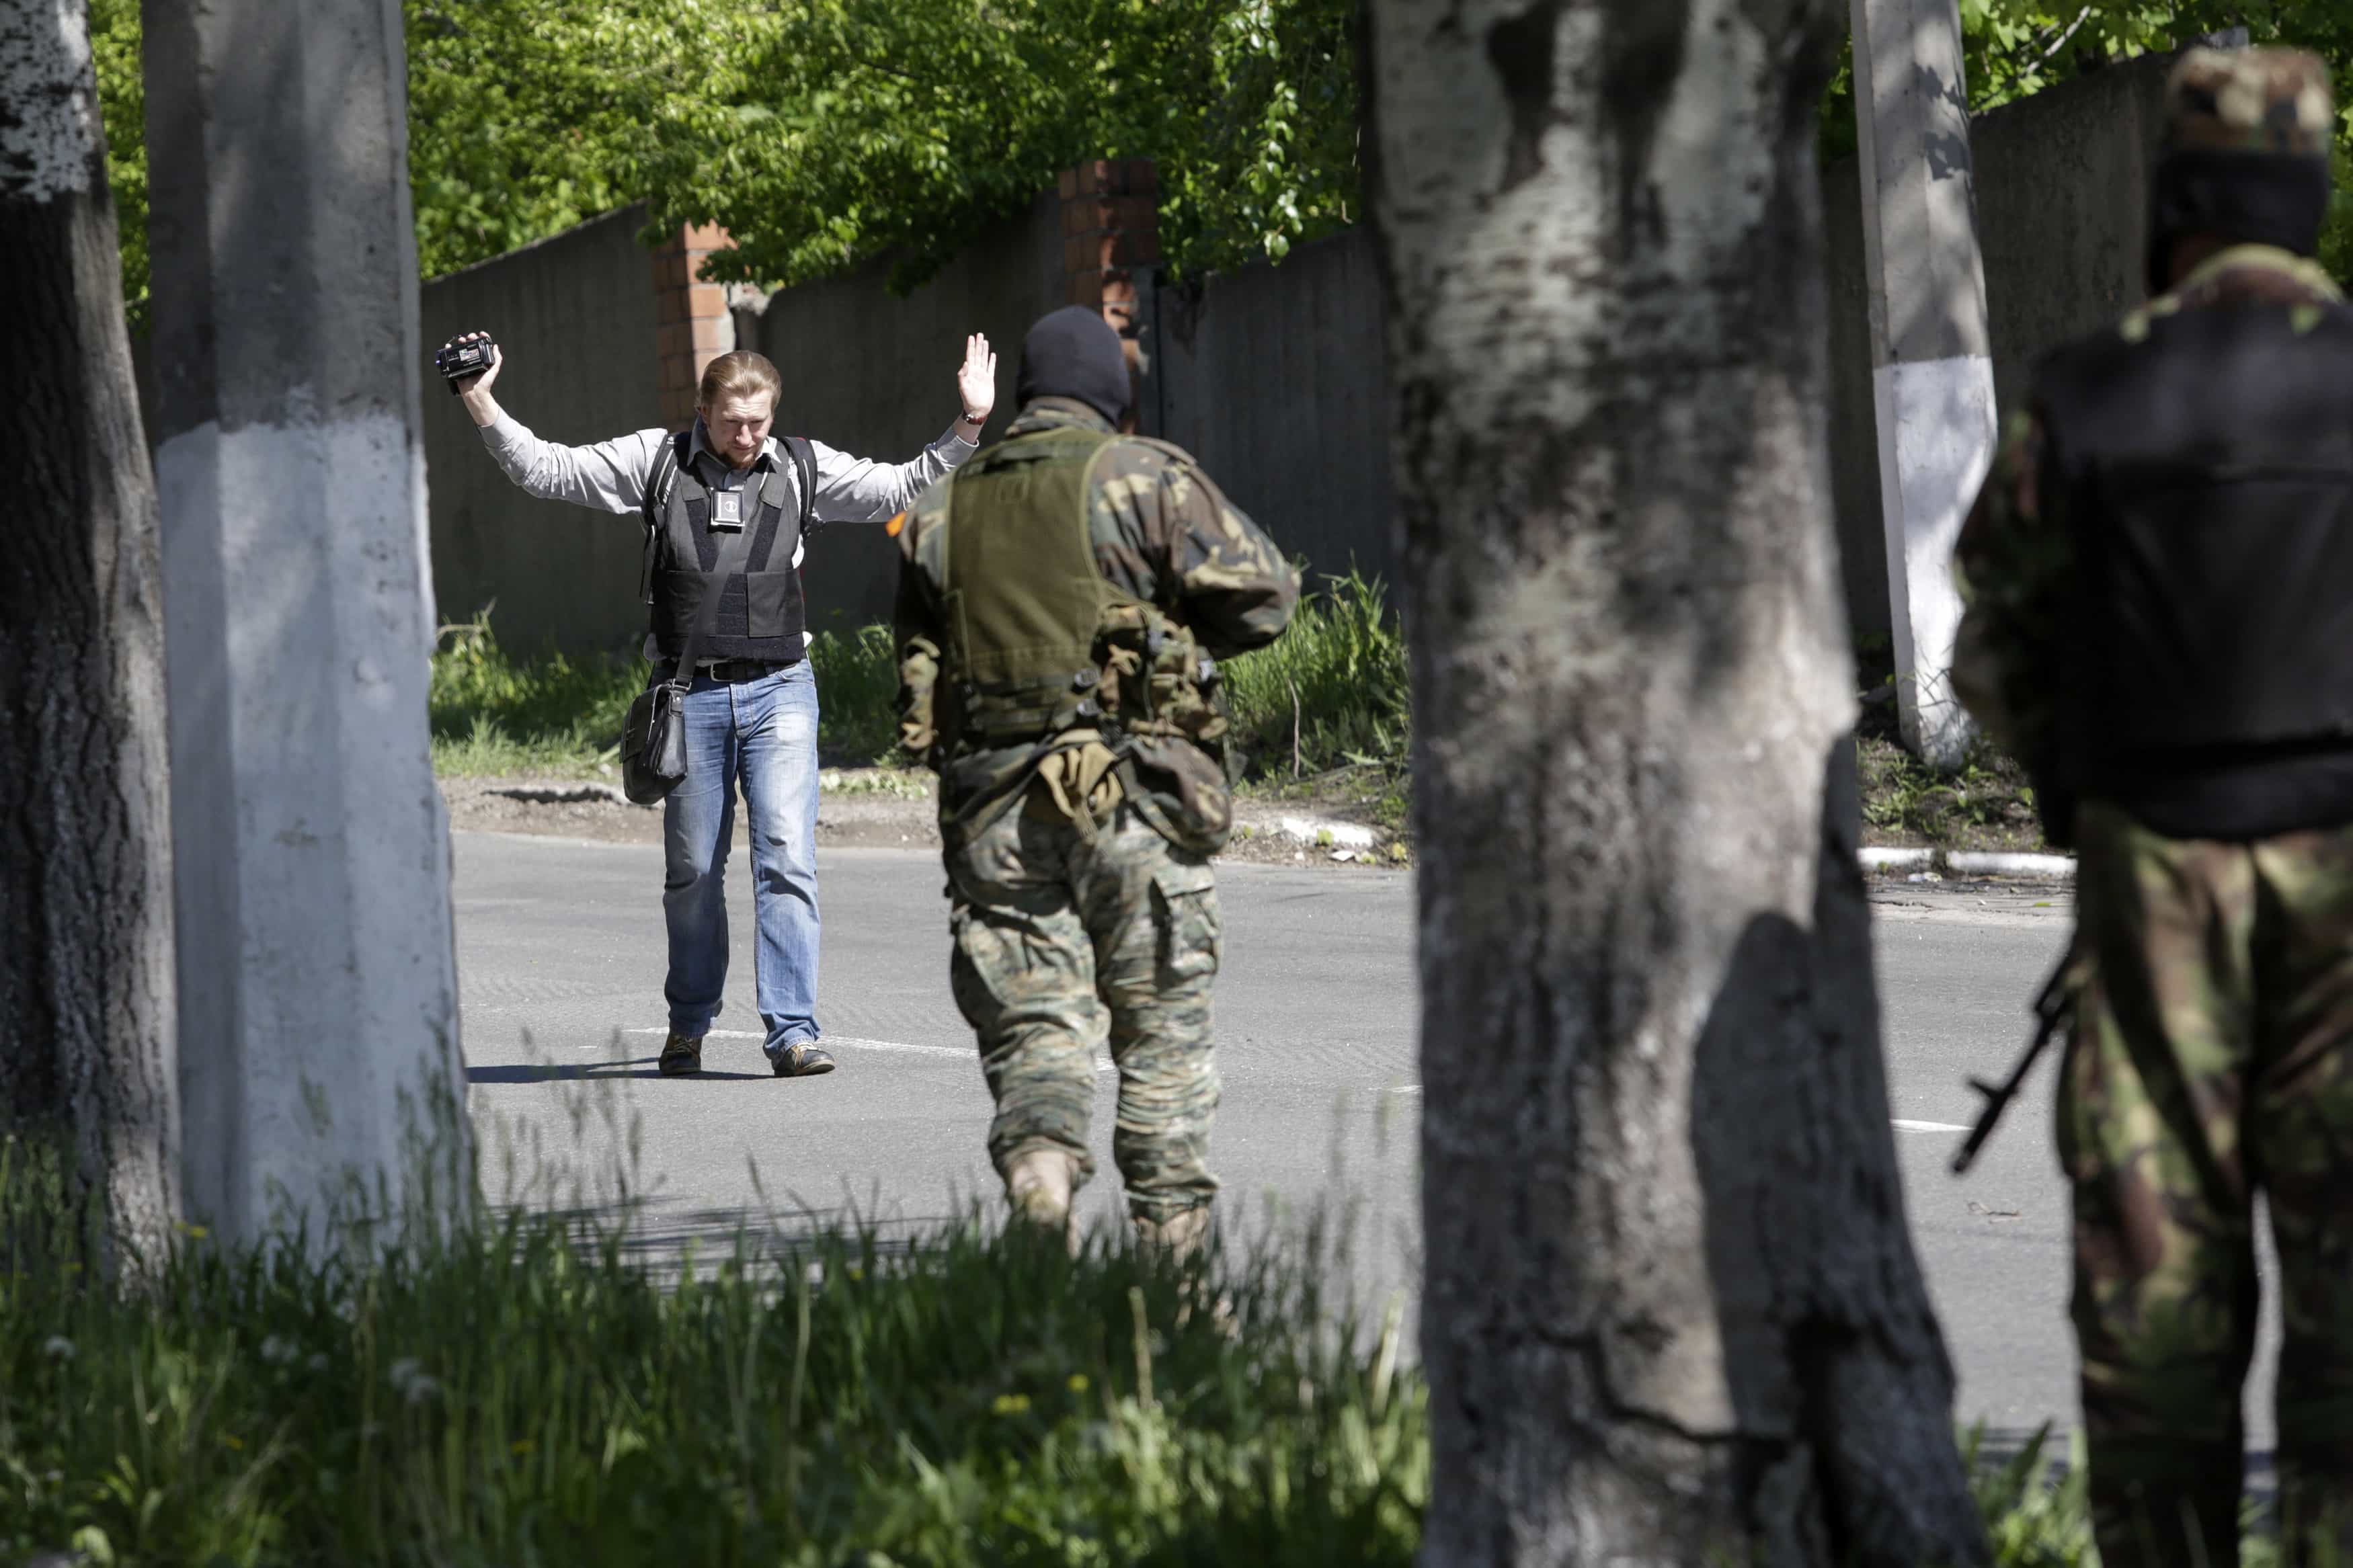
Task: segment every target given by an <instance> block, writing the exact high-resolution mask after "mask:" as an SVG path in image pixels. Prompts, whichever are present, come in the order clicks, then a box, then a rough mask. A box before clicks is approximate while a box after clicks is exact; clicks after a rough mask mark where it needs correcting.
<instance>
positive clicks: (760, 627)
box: [647, 429, 808, 664]
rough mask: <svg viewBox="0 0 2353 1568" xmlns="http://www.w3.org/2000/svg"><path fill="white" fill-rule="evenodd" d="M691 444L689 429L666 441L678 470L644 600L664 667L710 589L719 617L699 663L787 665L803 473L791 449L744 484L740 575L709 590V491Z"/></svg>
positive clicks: (656, 531)
mask: <svg viewBox="0 0 2353 1568" xmlns="http://www.w3.org/2000/svg"><path fill="white" fill-rule="evenodd" d="M692 437H693V433H692V431H691V429H690V430H683V431H681V432H680V433H679V434H677V435H676V436H673V437H671V438H670V441H671V455H672V458H673V460H674V462H675V464H676V470H675V473H674V474H673V475H672V477H671V478H670V499H669V503H668V504H667V505H666V506H665V507H663V508H662V515H661V517H660V519H659V521H658V522H657V523H655V524H654V525H653V534H652V538H651V539H650V540H649V545H650V558H649V562H648V568H649V570H648V574H647V597H648V599H649V602H650V603H651V604H652V605H653V631H654V642H655V645H656V646H657V647H659V649H660V650H661V656H662V658H666V659H674V658H677V657H678V655H679V650H680V648H681V647H682V646H683V645H684V644H685V641H686V634H687V630H688V628H689V627H691V626H693V625H694V617H695V615H696V613H697V612H698V611H699V610H700V609H701V608H702V595H704V594H706V593H709V592H711V591H712V589H713V587H714V586H715V587H716V589H717V591H718V593H719V595H720V599H719V611H718V616H717V619H716V621H715V624H714V625H713V626H712V629H711V631H710V633H709V635H707V636H706V637H704V638H703V639H702V647H701V648H700V650H699V652H698V654H697V656H696V657H697V658H698V659H701V658H714V659H718V658H757V659H768V660H771V661H774V662H776V663H779V664H789V663H791V662H792V661H793V660H795V659H797V658H800V657H801V652H802V640H803V639H802V630H803V617H802V610H801V582H800V574H799V573H797V572H796V571H795V570H793V551H794V548H795V546H797V544H798V543H799V542H800V538H801V521H802V519H803V517H804V516H805V515H806V513H807V501H806V499H805V490H804V487H803V484H802V482H801V481H802V476H803V475H805V474H807V472H808V469H807V468H804V467H802V466H801V465H800V464H798V463H797V462H795V461H794V460H793V458H795V457H796V456H797V454H794V453H792V452H791V451H790V450H789V449H787V450H786V451H785V452H783V453H780V454H778V455H777V456H776V457H775V458H771V459H770V460H769V466H768V467H767V468H765V470H761V469H755V470H754V471H753V472H752V473H750V474H748V475H746V476H745V477H744V489H743V491H742V495H743V498H744V499H743V501H742V503H741V504H742V506H743V508H744V527H745V528H746V529H747V530H748V531H750V533H751V539H750V541H749V548H748V549H747V551H746V552H745V554H744V570H743V571H741V572H739V573H734V574H730V575H729V576H728V577H727V578H726V579H725V581H724V582H715V580H714V578H713V577H712V568H713V567H714V566H716V565H717V564H718V563H719V541H720V535H719V534H718V533H717V532H716V531H713V530H712V528H711V526H710V522H711V508H712V502H711V492H710V490H709V489H706V488H705V487H704V486H703V484H702V480H700V479H697V478H696V477H695V472H694V466H693V464H692V463H691V462H690V461H689V460H688V453H689V451H690V450H691V440H692ZM779 445H780V446H783V445H784V443H783V442H779Z"/></svg>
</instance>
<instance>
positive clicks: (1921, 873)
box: [1855, 848, 2075, 882]
mask: <svg viewBox="0 0 2353 1568" xmlns="http://www.w3.org/2000/svg"><path fill="white" fill-rule="evenodd" d="M1855 858H1856V859H1857V860H1859V861H1861V862H1862V868H1863V869H1864V870H1865V871H1877V872H1884V873H1889V874H1893V873H1896V872H1909V873H1911V874H1912V875H1914V876H1915V877H1919V878H1921V879H1927V878H1930V877H1937V878H1942V877H1947V876H1959V877H2019V878H2023V879H2028V880H2031V881H2042V882H2071V881H2073V880H2074V879H2075V858H2074V857H2073V855H2031V854H2026V853H2024V852H2021V851H2015V850H2008V849H1924V848H1904V849H1880V848H1872V849H1862V850H1858V851H1856V853H1855Z"/></svg>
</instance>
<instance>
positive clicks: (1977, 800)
mask: <svg viewBox="0 0 2353 1568" xmlns="http://www.w3.org/2000/svg"><path fill="white" fill-rule="evenodd" d="M1855 752H1856V756H1855V760H1856V763H1857V766H1858V771H1859V773H1860V774H1861V780H1860V782H1861V784H1862V820H1863V825H1864V826H1865V827H1866V828H1869V829H1872V830H1873V832H1872V834H1871V837H1873V838H1874V839H1875V840H1877V841H1879V842H1886V841H1887V840H1889V839H1894V840H1897V841H1899V842H1904V843H1912V844H1932V845H1936V846H1939V847H1944V848H1947V849H2022V850H2040V849H2042V848H2043V847H2044V845H2043V842H2042V825H2041V823H2040V821H2039V820H2038V819H2037V818H2036V816H2035V815H2034V789H2033V786H2032V785H2031V784H2030V783H2029V782H2028V781H2027V777H2026V772H2025V770H2024V769H2022V768H2021V767H2020V766H2019V765H2018V763H2015V762H2013V761H2011V760H2010V757H2009V756H2008V755H2007V754H2005V753H2004V752H2000V751H1999V750H1997V749H1996V748H1995V747H1994V745H1993V744H1992V742H1989V741H1987V740H1985V739H1984V738H1983V737H1981V736H1980V737H1978V739H1976V740H1974V741H1972V742H1970V745H1969V750H1968V755H1967V757H1966V758H1965V759H1964V760H1963V762H1962V763H1961V765H1960V767H1958V768H1957V769H1956V770H1954V771H1953V772H1951V773H1939V772H1937V771H1936V769H1934V768H1931V767H1929V766H1928V765H1927V764H1926V763H1923V762H1921V761H1920V760H1919V759H1918V758H1917V757H1915V756H1914V755H1913V754H1912V753H1911V752H1907V751H1905V749H1904V748H1903V746H1902V745H1900V744H1899V743H1897V742H1896V741H1895V740H1894V738H1893V737H1892V736H1890V735H1886V734H1874V733H1873V732H1872V731H1871V730H1870V729H1869V728H1868V727H1866V728H1865V730H1864V731H1863V732H1862V734H1861V735H1859V736H1858V738H1857V740H1856V742H1855Z"/></svg>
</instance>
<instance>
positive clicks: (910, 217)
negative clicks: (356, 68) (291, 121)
mask: <svg viewBox="0 0 2353 1568" xmlns="http://www.w3.org/2000/svg"><path fill="white" fill-rule="evenodd" d="M91 4H92V22H93V34H94V40H93V41H94V45H95V47H96V49H97V55H98V74H99V89H100V106H101V109H102V111H103V115H104V119H105V123H106V131H107V136H108V141H109V145H110V150H111V158H110V165H109V171H108V172H109V174H110V176H111V180H112V182H113V187H114V195H115V202H116V206H117V211H118V215H119V218H120V221H121V230H122V237H123V279H124V298H125V300H127V301H128V303H129V305H130V309H131V313H132V321H133V325H134V327H136V326H138V325H140V324H142V321H143V317H144V311H145V301H146V297H147V283H146V279H147V250H146V178H147V176H146V155H145V128H144V125H143V123H142V91H141V83H140V28H139V6H138V4H137V0H91ZM404 13H405V16H406V24H407V51H408V137H409V146H408V153H409V184H410V194H411V198H412V203H413V205H414V207H415V212H416V221H417V260H418V263H419V266H420V268H421V269H422V272H423V275H424V276H426V277H427V278H431V277H436V276H438V275H439V274H441V273H444V272H447V271H450V270H453V269H455V268H459V267H464V266H467V265H470V264H471V263H474V262H478V261H482V260H487V259H488V258H491V257H494V256H497V255H500V254H501V253H503V252H505V251H507V250H510V249H512V248H514V247H517V246H520V245H523V244H527V243H529V242H531V241H533V240H536V239H541V238H544V237H547V236H549V235H552V234H555V233H558V232H560V231H561V230H563V229H565V228H567V227H569V226H572V225H574V224H576V223H579V222H581V221H583V220H584V219H586V218H588V217H591V216H595V215H596V214H597V213H600V212H604V211H607V210H610V209H612V208H614V207H617V206H621V205H627V204H628V203H629V202H631V201H637V200H645V201H647V202H648V203H649V205H650V206H651V209H652V213H653V218H654V223H655V226H657V227H658V228H663V229H669V228H674V227H675V226H677V225H678V224H681V223H685V222H696V223H703V222H715V223H720V224H723V225H725V226H727V227H728V229H729V230H730V231H731V233H732V234H733V237H734V239H735V242H736V244H737V247H738V248H737V249H736V250H734V251H733V252H729V253H726V254H725V255H723V257H722V258H719V259H718V260H716V261H714V263H713V264H712V267H711V268H710V276H712V277H713V278H725V279H741V280H750V281H754V282H760V283H765V284H771V285H775V284H790V283H795V282H798V281H801V280H804V279H809V278H814V277H818V276H822V275H824V274H827V273H829V272H834V271H838V270H839V269H840V268H844V267H847V266H849V265H852V264H854V263H856V262H859V261H860V260H863V259H865V258H870V257H873V256H877V255H881V254H883V253H885V252H888V253H891V254H892V255H893V256H894V257H895V258H896V265H895V268H894V271H893V280H894V283H895V285H896V286H897V287H899V288H902V289H907V288H912V287H913V286H914V285H915V284H916V283H918V282H920V281H922V279H924V278H926V277H928V276H930V274H931V273H932V272H933V271H934V270H936V269H937V268H938V267H939V266H940V265H941V264H942V263H943V262H944V261H945V260H946V259H947V258H950V257H952V256H954V255H955V254H956V253H957V252H958V251H959V250H960V249H962V248H963V247H965V245H966V243H967V242H968V241H969V240H970V239H971V238H972V237H973V236H974V235H976V233H977V232H979V230H981V229H982V228H983V227H985V226H987V224H989V223H990V222H992V221H994V220H996V219H997V218H999V217H1002V216H1006V215H1007V214H1009V213H1012V212H1015V211H1018V210H1019V209H1020V208H1022V207H1024V206H1025V205H1028V203H1029V201H1030V200H1031V199H1032V198H1033V197H1034V196H1035V195H1036V194H1037V192H1038V191H1039V190H1040V189H1041V188H1043V187H1044V186H1045V185H1047V184H1049V183H1050V182H1051V181H1052V179H1053V178H1054V176H1055V174H1057V173H1058V172H1060V170H1062V169H1065V168H1068V167H1069V166H1071V164H1073V163H1078V162H1080V161H1081V160H1082V159H1089V158H1097V157H1109V158H1127V157H1147V158H1154V159H1156V160H1158V163H1159V168H1160V178H1161V182H1162V191H1161V243H1162V249H1163V253H1164V255H1165V257H1166V258H1167V260H1168V261H1169V262H1170V263H1172V264H1173V265H1174V267H1176V268H1178V269H1180V270H1183V271H1188V272H1198V271H1200V270H1202V269H1205V268H1214V267H1222V266H1229V265H1232V264H1235V263H1237V262H1240V261H1247V260H1251V259H1255V258H1261V257H1273V258H1280V257H1281V256H1282V254H1283V253H1284V252H1285V251H1286V250H1287V249H1288V248H1289V247H1290V246H1291V245H1293V243H1295V242H1296V241H1298V240H1300V239H1303V238H1307V237H1314V236H1316V235H1319V234H1324V233H1328V232H1330V231H1332V230H1334V229H1336V228H1338V227H1340V226H1344V225H1345V224H1346V223H1347V222H1349V221H1350V220H1351V219H1352V218H1354V217H1355V216H1357V215H1356V95H1355V64H1354V56H1353V52H1352V50H1351V48H1350V25H1351V17H1352V16H1353V15H1354V11H1353V6H1352V4H1351V0H1154V3H1152V4H1142V3H1139V0H991V3H988V4H983V3H982V0H778V3H777V4H776V5H765V6H749V5H740V4H735V3H733V0H404Z"/></svg>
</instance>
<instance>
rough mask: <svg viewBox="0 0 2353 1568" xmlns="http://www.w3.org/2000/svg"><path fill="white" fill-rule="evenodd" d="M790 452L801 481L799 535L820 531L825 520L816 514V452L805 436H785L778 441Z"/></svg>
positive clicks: (806, 535)
mask: <svg viewBox="0 0 2353 1568" xmlns="http://www.w3.org/2000/svg"><path fill="white" fill-rule="evenodd" d="M780 444H781V445H782V446H783V447H784V448H785V450H786V451H787V452H789V453H791V454H792V458H793V468H794V471H795V472H797V473H798V474H799V475H800V481H801V537H802V538H803V539H807V538H808V537H809V536H810V535H811V534H815V533H818V532H822V531H824V528H825V521H824V520H823V519H821V518H819V517H818V514H817V452H816V449H815V448H813V447H810V445H809V443H808V437H806V436H787V437H785V438H784V440H783V442H782V443H780Z"/></svg>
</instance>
